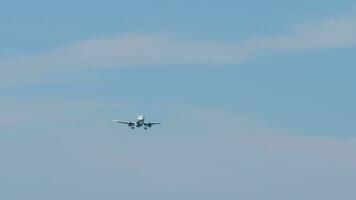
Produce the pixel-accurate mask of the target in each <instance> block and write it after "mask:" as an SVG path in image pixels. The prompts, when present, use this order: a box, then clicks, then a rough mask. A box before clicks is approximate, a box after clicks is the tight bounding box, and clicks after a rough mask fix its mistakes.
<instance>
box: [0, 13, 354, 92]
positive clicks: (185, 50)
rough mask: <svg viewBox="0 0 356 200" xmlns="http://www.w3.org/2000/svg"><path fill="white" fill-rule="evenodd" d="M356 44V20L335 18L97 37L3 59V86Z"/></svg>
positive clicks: (236, 60)
mask: <svg viewBox="0 0 356 200" xmlns="http://www.w3.org/2000/svg"><path fill="white" fill-rule="evenodd" d="M354 45H356V23H355V22H354V20H352V19H331V20H326V21H324V22H322V23H320V24H316V25H309V26H300V27H298V28H297V29H296V30H295V31H294V32H293V33H292V34H290V35H286V36H277V37H269V38H257V39H250V40H247V41H245V42H242V43H240V44H228V43H211V42H200V43H199V42H191V41H181V40H178V39H175V38H169V37H160V36H147V35H126V36H122V37H116V38H107V39H93V40H88V41H84V42H80V43H77V44H73V45H70V46H67V47H64V48H60V49H57V50H54V51H51V52H48V53H46V54H42V55H33V56H26V57H20V58H17V59H16V60H3V61H1V60H0V68H1V69H2V76H0V78H1V79H0V80H1V81H0V86H1V85H16V84H19V83H21V84H23V82H27V81H29V82H31V81H33V80H37V79H40V78H43V77H45V76H46V75H47V74H53V73H54V74H55V73H63V72H71V71H73V70H74V71H76V70H83V69H88V68H119V67H130V66H147V65H161V66H162V65H166V66H172V65H173V66H174V65H182V64H186V65H209V66H216V65H223V64H239V63H241V62H243V61H246V60H248V59H255V58H256V57H258V55H259V54H261V53H264V52H282V51H301V50H309V49H324V48H341V47H348V46H354Z"/></svg>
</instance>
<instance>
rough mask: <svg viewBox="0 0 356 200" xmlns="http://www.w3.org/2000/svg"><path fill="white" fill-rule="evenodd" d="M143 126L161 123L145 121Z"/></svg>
mask: <svg viewBox="0 0 356 200" xmlns="http://www.w3.org/2000/svg"><path fill="white" fill-rule="evenodd" d="M144 124H145V126H148V127H151V126H152V125H156V124H161V122H145V123H144Z"/></svg>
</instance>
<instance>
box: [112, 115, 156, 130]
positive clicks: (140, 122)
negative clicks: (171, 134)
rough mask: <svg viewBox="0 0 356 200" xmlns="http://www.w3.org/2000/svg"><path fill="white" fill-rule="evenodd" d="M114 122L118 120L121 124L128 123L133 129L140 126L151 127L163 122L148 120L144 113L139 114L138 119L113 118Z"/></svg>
mask: <svg viewBox="0 0 356 200" xmlns="http://www.w3.org/2000/svg"><path fill="white" fill-rule="evenodd" d="M112 121H113V122H117V123H120V124H127V125H128V126H129V127H131V129H135V127H136V128H140V127H142V126H143V127H144V129H147V128H151V127H152V125H156V124H161V123H160V122H146V121H145V117H144V116H143V115H139V116H138V117H137V119H136V121H133V122H132V121H121V120H116V119H114V120H112Z"/></svg>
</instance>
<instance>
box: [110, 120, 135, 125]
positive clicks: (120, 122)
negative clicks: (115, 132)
mask: <svg viewBox="0 0 356 200" xmlns="http://www.w3.org/2000/svg"><path fill="white" fill-rule="evenodd" d="M112 121H113V122H117V123H119V124H127V125H129V126H132V125H134V124H135V122H130V121H121V120H117V119H114V120H112Z"/></svg>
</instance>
